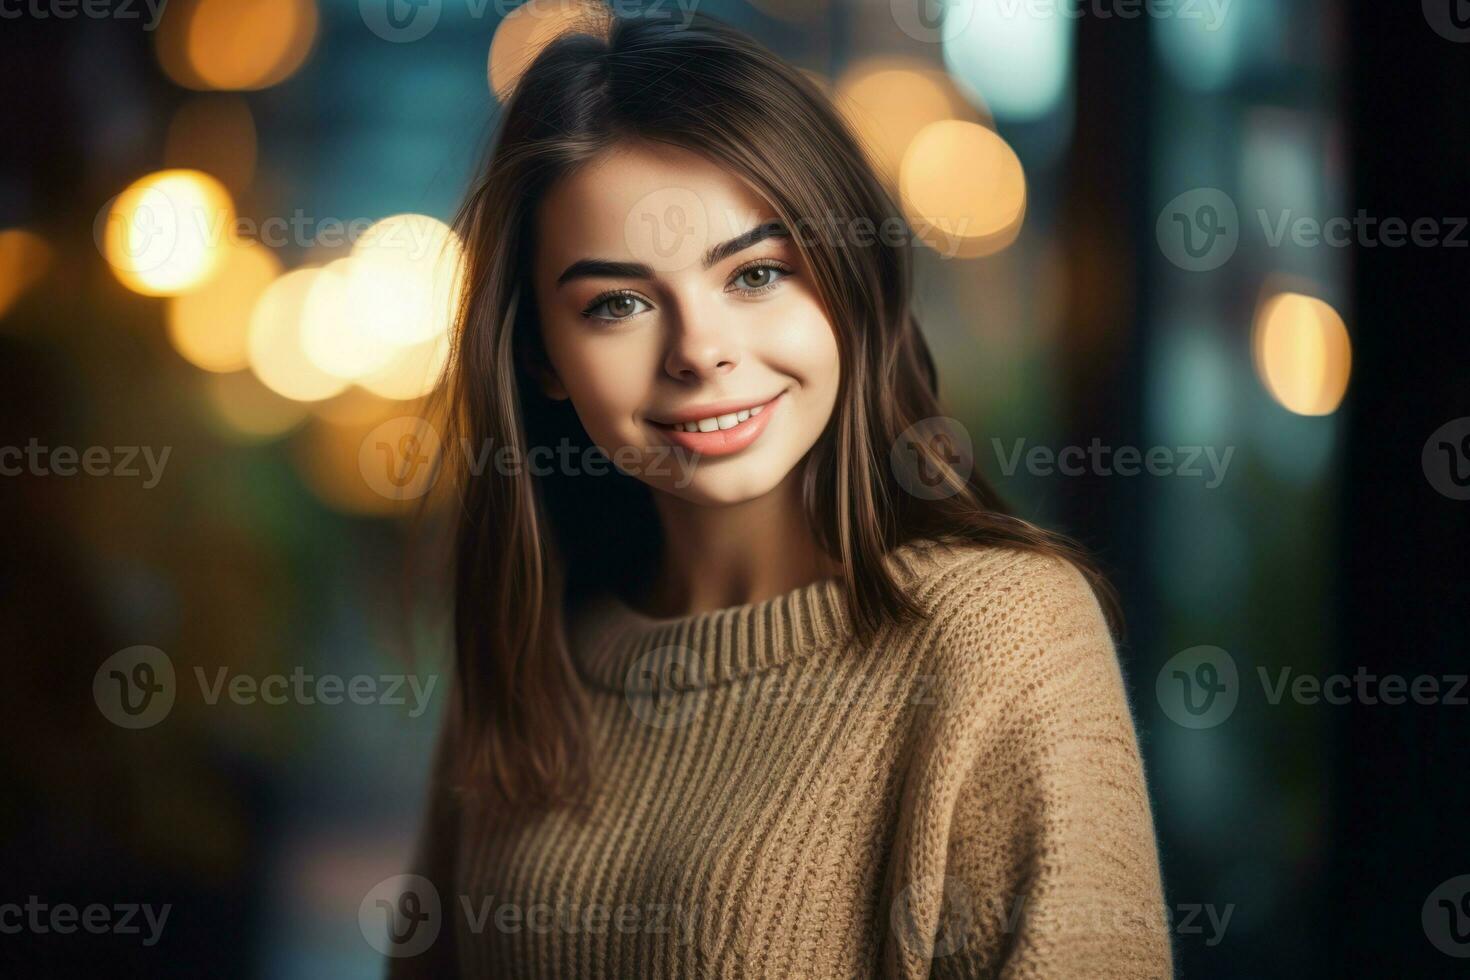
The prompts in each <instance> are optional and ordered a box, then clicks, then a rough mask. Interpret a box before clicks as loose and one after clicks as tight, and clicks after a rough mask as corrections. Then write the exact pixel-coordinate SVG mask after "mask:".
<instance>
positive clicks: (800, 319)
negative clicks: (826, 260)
mask: <svg viewBox="0 0 1470 980" xmlns="http://www.w3.org/2000/svg"><path fill="white" fill-rule="evenodd" d="M779 322H780V323H781V329H780V330H778V331H776V332H775V334H774V336H773V337H772V340H771V346H770V348H769V351H770V357H771V359H772V362H773V363H774V364H775V365H777V366H779V367H780V368H781V369H782V370H783V371H784V373H786V374H789V375H791V376H792V377H793V378H795V379H796V380H797V381H798V382H800V383H801V385H802V387H804V388H806V389H807V390H808V391H812V392H824V391H826V390H828V389H831V390H834V391H835V390H836V388H837V380H838V372H839V369H840V357H839V351H838V346H837V335H836V333H835V332H834V331H833V329H832V324H831V323H830V322H828V320H827V317H826V314H825V313H824V312H823V311H822V308H821V306H819V305H818V304H817V303H816V302H815V301H811V300H807V299H805V298H804V299H803V301H802V302H801V303H799V304H797V305H795V307H794V308H793V309H791V310H789V311H785V312H783V313H782V314H781V316H780V321H779Z"/></svg>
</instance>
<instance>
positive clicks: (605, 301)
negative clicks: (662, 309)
mask: <svg viewBox="0 0 1470 980" xmlns="http://www.w3.org/2000/svg"><path fill="white" fill-rule="evenodd" d="M640 303H642V304H643V308H642V309H640V308H639V306H638V304H640ZM651 309H653V307H652V306H651V305H650V304H649V303H648V301H647V300H645V299H643V298H642V297H641V296H639V295H638V294H636V293H629V292H614V293H603V294H602V295H601V296H598V297H597V298H596V299H594V300H593V301H592V303H591V305H589V306H588V307H587V308H586V309H585V310H583V311H582V315H583V316H585V317H590V318H591V319H594V320H626V319H628V318H629V317H633V316H636V315H638V314H639V313H642V312H644V310H651Z"/></svg>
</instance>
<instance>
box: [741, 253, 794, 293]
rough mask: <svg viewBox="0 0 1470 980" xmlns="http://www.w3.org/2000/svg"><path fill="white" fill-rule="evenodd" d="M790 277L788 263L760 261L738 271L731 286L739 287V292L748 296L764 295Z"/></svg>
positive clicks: (772, 260) (769, 260) (771, 260)
mask: <svg viewBox="0 0 1470 980" xmlns="http://www.w3.org/2000/svg"><path fill="white" fill-rule="evenodd" d="M789 275H791V269H790V267H788V266H787V265H786V263H784V262H778V261H776V260H775V259H758V260H756V261H755V262H752V263H751V264H750V265H747V266H743V267H741V268H740V269H737V270H736V271H735V276H734V278H733V279H731V284H732V285H734V286H736V287H737V291H738V292H742V293H745V294H747V295H750V294H756V293H764V292H766V291H767V290H769V289H771V288H772V287H774V286H775V285H776V284H777V283H779V282H780V281H781V280H782V279H785V278H786V277H787V276H789Z"/></svg>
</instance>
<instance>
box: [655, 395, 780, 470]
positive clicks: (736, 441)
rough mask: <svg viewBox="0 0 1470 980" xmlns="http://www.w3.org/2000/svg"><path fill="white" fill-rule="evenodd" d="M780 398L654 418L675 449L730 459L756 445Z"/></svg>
mask: <svg viewBox="0 0 1470 980" xmlns="http://www.w3.org/2000/svg"><path fill="white" fill-rule="evenodd" d="M784 394H785V392H784V391H783V392H782V393H781V394H780V395H777V396H776V397H775V398H772V399H770V400H769V401H765V402H758V403H756V404H749V403H747V404H745V405H741V404H740V403H738V402H725V403H718V404H714V405H706V406H700V407H698V408H695V409H691V410H689V411H685V412H680V413H678V414H676V415H675V416H674V417H673V418H670V419H668V420H666V421H665V420H657V419H653V420H650V421H653V423H654V424H655V425H656V426H657V427H658V429H659V431H660V432H662V433H663V435H664V437H665V438H666V439H668V440H669V441H670V442H672V443H673V444H674V445H676V446H680V447H682V448H684V449H687V450H689V451H690V452H694V453H699V454H701V455H704V456H728V455H730V454H731V453H738V452H739V451H740V450H742V449H744V448H745V447H746V446H749V445H750V444H751V443H752V442H755V440H756V438H757V437H759V436H760V434H761V433H762V432H763V431H765V428H766V425H767V424H768V423H769V422H770V420H771V414H772V412H771V409H773V408H774V407H775V406H776V404H777V403H778V402H779V401H780V400H781V397H782V395H784Z"/></svg>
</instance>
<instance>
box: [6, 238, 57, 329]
mask: <svg viewBox="0 0 1470 980" xmlns="http://www.w3.org/2000/svg"><path fill="white" fill-rule="evenodd" d="M52 257H53V252H52V249H51V246H50V245H47V244H46V240H45V239H44V238H42V237H41V236H40V235H37V234H36V233H35V232H31V231H26V230H25V229H24V228H7V229H5V230H4V231H0V317H3V316H4V315H5V313H6V311H8V310H9V309H10V308H11V307H12V306H14V305H15V303H16V300H18V299H20V298H21V296H22V295H23V294H24V293H25V292H26V290H28V289H30V288H31V286H33V285H34V284H35V283H36V281H37V280H39V279H40V278H41V277H42V276H44V275H45V274H46V270H47V269H49V268H51V259H52Z"/></svg>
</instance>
